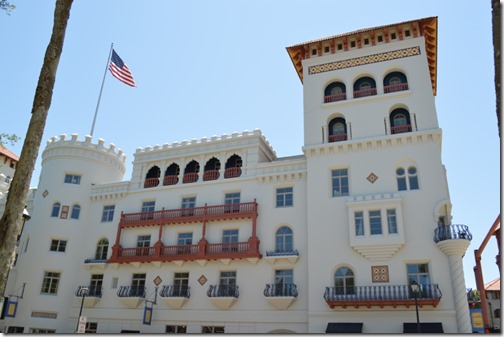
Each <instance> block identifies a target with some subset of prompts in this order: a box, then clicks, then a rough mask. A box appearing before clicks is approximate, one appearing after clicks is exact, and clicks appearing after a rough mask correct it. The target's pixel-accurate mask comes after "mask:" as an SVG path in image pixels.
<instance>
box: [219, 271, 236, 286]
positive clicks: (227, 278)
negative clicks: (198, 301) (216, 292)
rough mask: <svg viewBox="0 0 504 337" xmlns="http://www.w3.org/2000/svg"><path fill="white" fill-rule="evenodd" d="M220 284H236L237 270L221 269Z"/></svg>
mask: <svg viewBox="0 0 504 337" xmlns="http://www.w3.org/2000/svg"><path fill="white" fill-rule="evenodd" d="M219 285H226V286H229V285H236V272H235V271H221V273H220V278H219Z"/></svg>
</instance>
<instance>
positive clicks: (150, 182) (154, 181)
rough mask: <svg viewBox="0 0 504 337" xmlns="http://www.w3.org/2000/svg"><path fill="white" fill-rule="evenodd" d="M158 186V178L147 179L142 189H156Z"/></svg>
mask: <svg viewBox="0 0 504 337" xmlns="http://www.w3.org/2000/svg"><path fill="white" fill-rule="evenodd" d="M157 185H159V178H147V179H145V182H144V188H151V187H156V186H157Z"/></svg>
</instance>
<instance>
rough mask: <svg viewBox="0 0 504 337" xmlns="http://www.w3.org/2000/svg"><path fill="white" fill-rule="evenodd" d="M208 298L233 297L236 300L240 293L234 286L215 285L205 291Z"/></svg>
mask: <svg viewBox="0 0 504 337" xmlns="http://www.w3.org/2000/svg"><path fill="white" fill-rule="evenodd" d="M207 296H208V297H235V298H238V296H240V293H239V291H238V286H237V285H236V284H217V285H211V286H210V287H209V288H208V290H207Z"/></svg>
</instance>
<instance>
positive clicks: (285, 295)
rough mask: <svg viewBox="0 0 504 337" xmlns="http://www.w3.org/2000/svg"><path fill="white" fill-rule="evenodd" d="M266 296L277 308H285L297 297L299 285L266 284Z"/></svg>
mask: <svg viewBox="0 0 504 337" xmlns="http://www.w3.org/2000/svg"><path fill="white" fill-rule="evenodd" d="M264 296H265V297H266V299H267V300H268V302H269V303H270V304H271V305H272V306H274V307H275V308H276V309H279V310H285V309H287V308H288V307H289V306H290V305H291V304H292V302H294V300H295V299H296V298H297V296H298V291H297V286H296V285H295V284H294V283H286V284H275V283H272V284H266V287H265V288H264Z"/></svg>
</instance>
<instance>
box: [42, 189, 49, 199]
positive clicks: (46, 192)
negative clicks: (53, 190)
mask: <svg viewBox="0 0 504 337" xmlns="http://www.w3.org/2000/svg"><path fill="white" fill-rule="evenodd" d="M48 195H49V191H48V190H45V191H44V193H42V196H43V197H44V198H45V197H47V196H48Z"/></svg>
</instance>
